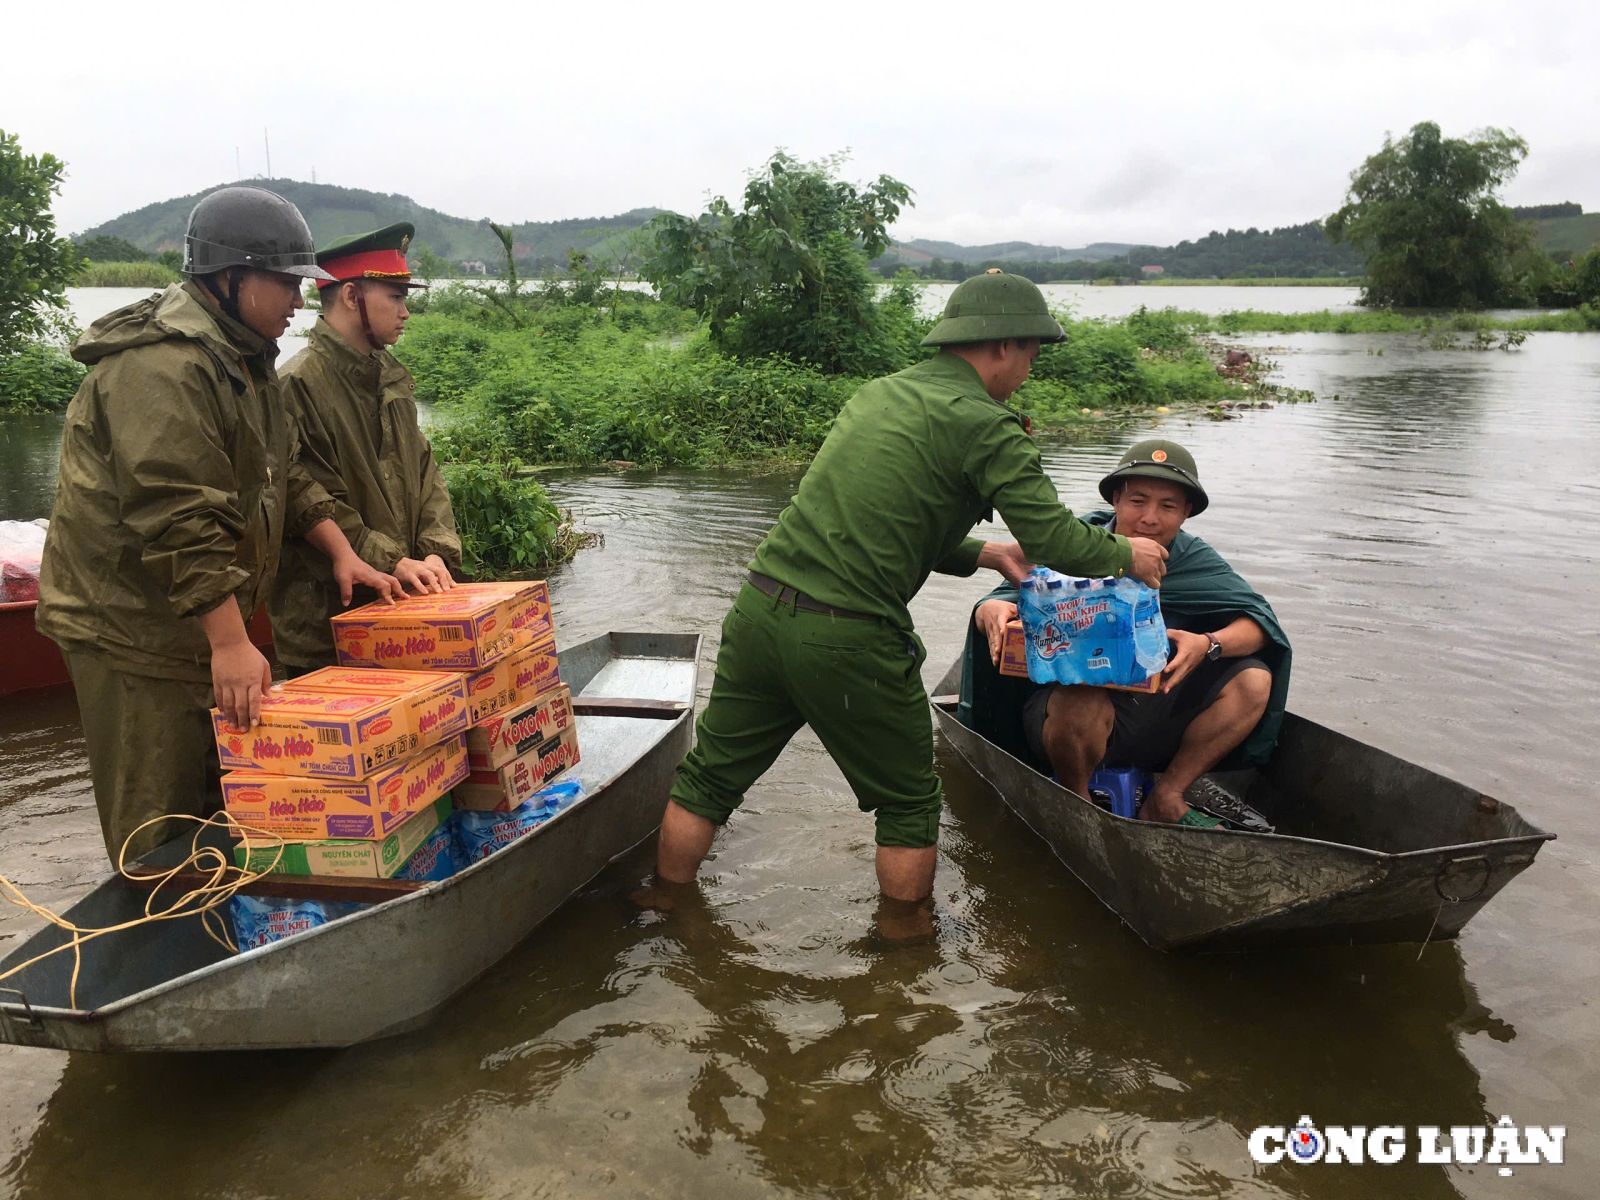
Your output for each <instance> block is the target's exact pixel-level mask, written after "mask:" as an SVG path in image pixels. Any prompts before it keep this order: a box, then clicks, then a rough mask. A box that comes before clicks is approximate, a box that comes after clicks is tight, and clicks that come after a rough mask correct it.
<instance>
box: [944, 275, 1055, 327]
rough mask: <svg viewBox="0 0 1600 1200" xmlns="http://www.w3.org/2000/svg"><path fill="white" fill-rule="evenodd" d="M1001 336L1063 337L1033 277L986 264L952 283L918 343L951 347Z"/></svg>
mask: <svg viewBox="0 0 1600 1200" xmlns="http://www.w3.org/2000/svg"><path fill="white" fill-rule="evenodd" d="M1006 338H1038V339H1039V340H1040V341H1041V342H1064V341H1066V340H1067V335H1066V334H1065V333H1063V332H1062V329H1061V326H1060V325H1058V324H1056V319H1055V318H1054V317H1052V316H1051V315H1050V306H1049V305H1047V304H1046V303H1045V302H1044V293H1043V292H1041V291H1040V290H1039V287H1038V285H1037V284H1036V283H1034V282H1033V280H1031V279H1024V278H1023V277H1022V276H1021V275H1007V274H1005V273H1004V272H1002V271H1001V270H1000V268H999V267H990V268H989V269H988V270H987V271H985V272H984V273H983V274H982V275H974V276H973V277H972V278H971V279H966V280H963V281H962V282H961V283H959V284H957V285H956V290H955V291H953V292H951V293H950V299H949V300H948V301H947V302H946V303H945V306H944V318H943V320H941V321H940V322H939V323H938V324H937V325H935V326H934V327H933V331H932V332H931V333H929V334H928V336H927V337H925V338H923V339H922V344H923V345H924V346H953V345H957V344H959V343H961V342H995V341H1002V340H1004V339H1006Z"/></svg>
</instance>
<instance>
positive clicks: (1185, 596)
mask: <svg viewBox="0 0 1600 1200" xmlns="http://www.w3.org/2000/svg"><path fill="white" fill-rule="evenodd" d="M1083 520H1084V521H1085V522H1086V523H1087V524H1090V525H1110V524H1111V522H1112V521H1113V520H1114V514H1113V513H1112V512H1111V511H1110V510H1109V509H1102V510H1100V511H1098V512H1093V513H1089V514H1088V515H1087V516H1085V517H1084V518H1083ZM1016 599H1017V588H1016V586H1015V585H1014V584H1009V583H1008V584H1002V585H1001V586H1000V587H997V588H996V589H995V590H994V591H992V592H990V593H989V594H988V595H987V596H985V597H984V598H983V600H982V601H979V603H980V604H981V603H983V601H987V600H1010V601H1011V602H1012V603H1016ZM1161 612H1162V615H1163V616H1164V617H1165V618H1167V619H1168V620H1169V621H1172V622H1173V623H1174V624H1175V625H1176V626H1177V627H1179V628H1184V629H1190V630H1193V631H1194V632H1197V633H1203V632H1206V631H1207V630H1212V629H1220V628H1221V627H1222V626H1224V625H1226V624H1227V623H1228V622H1229V621H1231V620H1233V619H1234V618H1235V617H1238V616H1241V615H1243V616H1247V617H1249V618H1250V619H1251V620H1253V621H1254V622H1255V623H1256V624H1257V625H1259V626H1261V629H1262V632H1264V633H1265V634H1266V635H1267V645H1265V646H1263V647H1262V648H1261V649H1260V650H1258V651H1257V652H1256V654H1255V657H1257V658H1259V659H1261V660H1262V661H1263V662H1264V663H1266V664H1267V666H1268V667H1269V668H1271V670H1272V695H1271V696H1270V697H1269V698H1268V700H1267V711H1266V712H1265V713H1264V714H1263V715H1262V717H1261V720H1260V721H1259V722H1258V723H1257V725H1256V727H1255V729H1254V730H1252V731H1251V733H1250V736H1249V737H1247V738H1245V740H1244V742H1243V743H1242V744H1241V745H1240V746H1239V747H1238V749H1236V750H1235V751H1234V752H1233V753H1232V754H1231V755H1229V756H1228V758H1227V759H1226V760H1224V763H1223V765H1224V766H1249V765H1253V764H1257V763H1263V762H1266V761H1267V759H1269V758H1271V757H1272V748H1273V746H1274V745H1275V744H1276V743H1277V740H1278V729H1279V727H1280V726H1281V725H1282V724H1283V712H1284V705H1285V702H1286V701H1287V699H1288V695H1289V660H1290V657H1291V654H1290V650H1289V638H1288V636H1287V635H1286V634H1285V633H1284V632H1283V627H1282V626H1281V625H1279V624H1278V618H1277V615H1276V614H1275V613H1274V612H1273V611H1272V605H1270V604H1268V603H1267V602H1266V600H1265V599H1264V598H1263V597H1262V596H1261V594H1260V593H1259V592H1257V591H1256V590H1255V589H1254V588H1252V587H1251V586H1250V585H1249V584H1248V583H1246V582H1245V581H1244V579H1243V578H1242V577H1241V576H1240V575H1239V573H1238V572H1236V571H1235V570H1234V569H1233V568H1232V567H1230V566H1229V565H1228V564H1227V563H1226V562H1225V561H1223V558H1222V555H1220V554H1218V553H1217V552H1216V551H1215V550H1213V549H1212V548H1211V547H1210V546H1208V545H1207V544H1206V543H1205V542H1203V541H1201V540H1200V539H1199V538H1197V537H1195V536H1194V534H1192V533H1185V532H1184V531H1183V530H1181V529H1180V530H1179V531H1178V536H1177V537H1175V538H1174V539H1173V540H1172V545H1171V546H1170V547H1168V549H1167V574H1166V578H1164V579H1163V580H1162V581H1161ZM1036 686H1037V685H1036V684H1033V683H1030V682H1029V681H1028V680H1026V679H1013V678H1011V677H1009V676H1005V675H1001V674H1000V672H999V670H998V669H996V667H995V665H994V663H993V661H992V660H991V659H990V658H989V644H988V641H987V640H986V639H985V638H984V637H983V635H982V634H981V633H980V632H979V631H978V627H977V625H976V624H974V623H973V622H972V621H970V620H969V621H968V622H967V649H966V654H965V656H964V658H963V659H962V664H961V706H960V708H959V709H957V711H956V716H957V719H958V720H960V722H961V723H962V724H963V725H965V726H966V727H967V728H968V729H971V730H972V731H973V732H974V733H978V734H980V735H982V736H983V737H985V738H987V739H988V740H989V741H991V742H993V743H994V744H995V745H996V746H999V747H1000V748H1001V749H1002V750H1004V751H1006V753H1008V754H1011V755H1013V756H1014V757H1016V758H1020V759H1021V760H1022V761H1023V762H1029V761H1031V760H1032V759H1033V755H1032V754H1031V753H1030V752H1029V750H1028V744H1027V739H1026V738H1025V737H1024V735H1023V732H1022V706H1023V704H1024V703H1026V701H1027V699H1028V696H1029V695H1030V694H1032V692H1033V690H1034V688H1035V687H1036Z"/></svg>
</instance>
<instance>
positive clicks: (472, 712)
mask: <svg viewBox="0 0 1600 1200" xmlns="http://www.w3.org/2000/svg"><path fill="white" fill-rule="evenodd" d="M560 683H561V663H560V661H559V659H557V657H556V639H555V638H554V637H546V638H542V639H541V640H539V641H537V642H534V643H533V644H532V645H528V646H522V647H519V648H518V649H517V650H515V651H513V652H512V653H511V654H508V655H507V656H506V657H505V658H502V659H501V660H500V661H499V662H497V663H495V664H494V665H493V666H489V667H485V668H484V669H483V670H481V671H474V672H473V673H472V674H470V675H468V676H467V723H468V724H469V725H473V726H476V725H481V724H483V723H484V722H485V721H487V720H488V719H489V718H490V717H492V716H494V715H495V714H496V713H503V712H509V711H511V710H512V709H515V708H520V707H521V706H522V705H524V704H526V703H527V702H528V701H529V700H532V699H533V698H534V697H535V696H537V695H539V694H540V693H542V692H547V691H550V690H551V689H552V688H554V687H556V686H558V685H559V684H560Z"/></svg>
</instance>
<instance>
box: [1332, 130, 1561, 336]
mask: <svg viewBox="0 0 1600 1200" xmlns="http://www.w3.org/2000/svg"><path fill="white" fill-rule="evenodd" d="M1527 153H1528V144H1527V143H1526V142H1524V141H1523V140H1522V139H1521V138H1520V137H1518V136H1517V135H1516V134H1515V133H1513V132H1510V131H1509V130H1501V129H1494V128H1490V129H1482V130H1479V131H1478V132H1476V133H1474V134H1472V135H1470V136H1469V137H1466V138H1447V137H1444V136H1442V135H1441V134H1440V132H1439V127H1438V126H1437V125H1435V124H1434V123H1433V122H1432V121H1423V122H1421V123H1419V124H1417V125H1414V126H1412V127H1411V131H1410V132H1409V133H1408V134H1406V136H1405V137H1403V138H1400V139H1398V140H1396V139H1394V138H1390V137H1385V138H1384V140H1383V149H1381V150H1379V151H1378V153H1376V154H1374V155H1372V156H1371V157H1370V158H1368V159H1367V160H1366V161H1365V162H1364V163H1362V164H1361V166H1360V168H1358V169H1357V170H1356V171H1355V172H1353V173H1352V174H1351V176H1350V190H1349V193H1348V195H1347V197H1346V200H1345V204H1344V206H1343V207H1342V208H1340V209H1339V211H1338V212H1336V213H1334V214H1333V215H1332V216H1331V217H1329V218H1328V220H1327V222H1326V225H1325V228H1326V229H1327V232H1328V236H1329V237H1330V238H1332V239H1333V240H1334V241H1335V242H1346V241H1348V242H1349V243H1350V244H1351V245H1353V246H1354V247H1355V248H1356V249H1358V250H1360V251H1362V252H1363V253H1364V254H1365V255H1366V260H1367V267H1366V276H1367V286H1366V290H1365V292H1364V293H1363V295H1362V303H1363V304H1369V305H1394V306H1398V307H1405V308H1444V307H1460V308H1481V307H1483V306H1485V305H1490V304H1496V303H1507V302H1512V301H1514V300H1515V299H1516V295H1515V293H1516V292H1517V290H1518V286H1517V279H1516V273H1517V266H1518V261H1519V257H1520V258H1522V259H1523V261H1526V259H1525V255H1526V252H1527V250H1528V249H1529V247H1531V245H1532V237H1533V234H1532V231H1531V230H1530V229H1529V228H1528V227H1527V226H1525V225H1522V224H1520V223H1519V222H1518V221H1517V219H1516V218H1515V217H1514V216H1513V215H1512V213H1511V210H1510V209H1508V208H1507V207H1506V206H1505V205H1503V204H1501V203H1500V202H1499V200H1497V199H1496V198H1495V190H1496V189H1497V188H1499V187H1500V186H1501V185H1502V184H1503V183H1505V182H1506V180H1508V179H1510V178H1511V177H1512V176H1513V175H1514V174H1516V170H1517V165H1518V164H1519V163H1520V162H1521V161H1522V160H1523V159H1524V158H1525V157H1527Z"/></svg>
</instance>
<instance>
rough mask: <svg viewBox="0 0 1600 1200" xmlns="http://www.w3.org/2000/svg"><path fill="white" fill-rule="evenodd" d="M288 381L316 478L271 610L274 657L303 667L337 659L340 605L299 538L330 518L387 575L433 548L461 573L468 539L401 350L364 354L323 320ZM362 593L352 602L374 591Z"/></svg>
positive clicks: (320, 560) (309, 469)
mask: <svg viewBox="0 0 1600 1200" xmlns="http://www.w3.org/2000/svg"><path fill="white" fill-rule="evenodd" d="M283 385H284V393H285V395H286V396H287V398H288V401H289V405H290V410H291V411H292V412H293V414H294V416H295V420H296V422H297V424H298V426H299V431H300V458H299V465H300V467H301V468H302V469H303V470H304V471H305V472H306V473H307V475H308V476H309V477H310V479H311V481H312V483H311V487H310V489H309V491H308V493H307V500H308V502H307V505H306V508H305V511H304V512H303V513H302V515H301V518H300V520H299V521H298V522H297V523H296V525H295V526H294V527H293V528H291V529H290V531H289V532H290V540H289V541H288V542H286V543H285V544H284V548H283V565H282V568H281V569H280V570H279V572H278V578H277V582H276V583H275V584H274V586H273V589H272V595H271V597H270V599H269V601H268V611H269V612H270V613H271V614H272V633H273V641H274V644H275V645H276V647H277V653H278V660H279V661H280V662H282V663H284V664H285V665H286V666H288V667H292V668H296V669H305V668H309V667H320V666H326V665H328V664H330V663H332V662H333V661H334V652H333V635H332V633H331V632H330V630H329V627H328V618H329V617H331V616H333V615H334V614H335V613H338V612H340V611H341V610H342V609H343V605H342V604H340V602H339V592H338V589H337V588H336V587H335V586H334V582H333V573H332V570H331V568H330V565H329V563H328V560H327V558H326V557H324V556H323V554H322V553H321V551H319V550H317V549H316V548H315V547H313V546H311V545H310V544H309V543H307V542H305V541H303V540H302V539H300V538H299V537H298V536H296V535H298V534H301V533H303V532H304V531H305V530H306V529H308V528H310V527H311V526H312V525H313V524H315V523H316V522H317V521H320V520H322V519H323V518H325V517H332V518H333V519H334V520H336V521H337V522H338V523H339V528H340V529H342V530H343V531H344V535H345V537H346V538H348V539H349V541H350V545H351V546H352V547H354V549H355V552H356V553H357V554H359V555H360V556H361V558H362V560H363V561H364V562H366V563H367V564H368V565H370V566H372V567H376V568H377V569H378V570H380V571H393V570H394V567H395V564H396V563H397V562H399V561H400V560H401V559H402V558H419V559H420V558H425V557H427V556H428V555H430V554H437V555H438V556H439V557H440V558H442V559H443V560H444V562H445V565H446V566H448V567H449V568H450V569H451V571H452V572H456V571H459V570H460V568H461V539H460V538H459V537H457V536H456V523H455V517H454V515H453V514H452V513H451V511H450V495H449V493H448V492H447V491H446V490H445V485H444V478H443V477H442V476H441V475H440V473H439V468H438V466H437V465H436V464H435V463H434V461H433V450H432V448H431V447H430V446H429V445H428V439H427V438H425V437H424V436H423V435H422V431H421V430H420V429H419V428H418V427H417V405H416V401H415V399H413V393H414V391H415V384H414V383H413V382H412V379H411V373H410V372H409V371H407V370H406V369H405V367H403V366H401V365H400V362H399V360H398V359H396V358H395V356H394V355H392V354H390V353H389V352H388V351H387V350H377V351H368V352H366V353H362V352H361V351H359V350H357V349H355V348H354V347H352V346H351V345H350V344H349V343H348V342H346V341H345V340H344V338H343V337H341V336H340V335H339V334H338V332H337V331H335V330H334V329H332V328H331V327H329V325H328V324H327V322H325V321H318V322H317V324H316V326H315V327H314V328H313V329H312V331H311V340H310V344H309V345H308V346H307V347H306V349H304V350H303V351H301V352H300V353H299V354H297V355H295V356H294V358H292V359H291V360H290V361H289V362H288V363H286V364H285V365H284V368H283ZM362 591H364V589H358V594H357V596H356V597H355V598H354V600H353V603H356V604H360V603H364V602H366V601H367V600H371V599H373V598H374V597H373V596H372V594H371V593H370V592H367V593H366V594H365V595H362V594H360V593H361V592H362Z"/></svg>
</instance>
